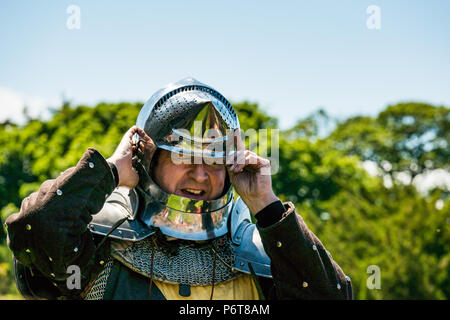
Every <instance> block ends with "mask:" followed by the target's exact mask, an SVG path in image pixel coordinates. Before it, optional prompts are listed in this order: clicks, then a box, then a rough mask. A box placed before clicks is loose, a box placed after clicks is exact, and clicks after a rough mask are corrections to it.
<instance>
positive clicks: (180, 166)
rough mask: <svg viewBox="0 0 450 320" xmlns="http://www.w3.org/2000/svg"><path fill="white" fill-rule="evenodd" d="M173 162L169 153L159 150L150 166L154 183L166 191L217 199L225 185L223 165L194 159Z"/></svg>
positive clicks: (190, 196)
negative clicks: (197, 161)
mask: <svg viewBox="0 0 450 320" xmlns="http://www.w3.org/2000/svg"><path fill="white" fill-rule="evenodd" d="M178 162H179V161H177V163H175V162H174V161H173V160H172V158H171V153H170V152H169V151H167V150H161V152H160V153H159V158H158V159H157V165H156V166H155V167H154V168H152V169H151V170H153V174H154V178H155V180H156V183H157V184H158V185H159V186H160V187H161V188H162V189H163V190H165V191H166V192H168V193H172V194H176V195H179V196H183V197H187V198H191V199H197V200H213V199H217V198H218V197H219V196H220V195H221V194H222V192H223V188H224V186H225V178H226V169H225V166H224V165H209V164H205V163H204V162H202V163H200V164H196V162H194V161H189V163H188V164H186V163H178Z"/></svg>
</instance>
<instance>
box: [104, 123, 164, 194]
mask: <svg viewBox="0 0 450 320" xmlns="http://www.w3.org/2000/svg"><path fill="white" fill-rule="evenodd" d="M136 133H137V134H138V135H139V136H140V145H139V149H140V151H141V152H142V153H143V158H144V159H145V161H144V163H145V167H146V169H147V170H148V169H149V168H148V166H149V164H150V162H151V158H152V157H153V154H154V153H155V150H156V146H155V144H154V143H153V140H152V139H151V138H150V137H149V136H148V135H147V134H146V133H145V131H144V130H142V129H141V128H138V127H137V126H133V127H131V128H130V129H129V130H128V131H127V132H126V133H125V135H124V136H123V138H122V141H121V142H120V144H119V145H118V147H117V148H116V151H114V154H113V155H112V156H111V157H110V158H108V159H106V161H108V162H110V163H112V164H114V165H115V166H116V168H117V171H118V173H119V184H118V186H126V187H129V188H134V187H136V186H137V184H138V183H139V175H138V174H137V172H136V170H135V169H134V168H133V164H132V163H133V162H132V158H133V150H132V147H133V144H132V138H133V136H134V135H135V134H136Z"/></svg>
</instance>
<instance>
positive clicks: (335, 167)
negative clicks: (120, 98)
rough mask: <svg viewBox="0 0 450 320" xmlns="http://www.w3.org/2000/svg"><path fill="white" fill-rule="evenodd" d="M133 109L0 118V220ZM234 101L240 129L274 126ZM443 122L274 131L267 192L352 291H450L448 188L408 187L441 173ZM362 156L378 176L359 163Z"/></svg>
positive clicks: (386, 115)
mask: <svg viewBox="0 0 450 320" xmlns="http://www.w3.org/2000/svg"><path fill="white" fill-rule="evenodd" d="M141 106H142V104H141V103H125V102H124V103H118V104H106V103H100V104H99V105H97V106H95V107H88V106H77V107H74V106H71V105H70V104H69V103H65V104H64V105H63V106H62V107H61V109H60V110H55V111H54V115H53V117H52V119H51V120H49V121H42V120H39V119H30V120H29V122H28V123H27V124H26V125H25V126H23V127H20V126H17V125H14V124H11V123H3V124H0V210H1V211H0V213H1V220H2V222H3V221H4V220H5V219H6V217H7V216H8V215H9V214H11V213H14V212H17V211H18V210H19V208H20V203H21V200H22V199H23V198H24V197H26V196H27V195H28V194H30V193H31V192H33V191H36V190H37V189H38V188H39V185H40V184H41V183H42V182H43V181H44V180H46V179H49V178H53V177H56V176H57V175H58V174H59V173H60V172H61V171H63V170H65V169H66V168H68V167H71V166H74V165H75V164H76V162H77V161H78V160H79V158H80V157H81V155H82V154H83V152H84V151H85V149H86V148H88V147H95V148H97V149H98V150H99V151H100V152H101V153H102V154H103V155H104V156H105V157H108V156H109V155H111V154H112V152H113V150H114V149H115V146H116V145H117V144H118V142H119V141H120V139H121V137H122V135H123V133H124V132H125V131H126V130H127V129H128V128H129V127H130V126H132V125H133V124H134V122H135V119H136V117H137V114H138V112H139V110H140V108H141ZM235 107H236V109H237V111H238V114H239V116H240V122H241V126H242V128H243V129H244V130H245V129H248V128H255V129H259V128H276V127H277V119H276V118H274V117H271V116H269V115H268V114H267V113H265V112H264V111H262V110H260V109H259V108H258V105H257V104H254V103H253V104H252V103H248V102H244V103H238V104H235ZM449 123H450V111H449V109H448V108H446V107H442V106H439V107H436V106H432V105H428V104H423V103H402V104H397V105H392V106H388V107H387V108H386V109H385V110H384V111H383V112H381V113H380V114H379V115H378V116H377V117H353V118H349V119H347V120H345V121H336V120H334V119H331V118H330V117H328V116H327V115H326V113H325V112H323V111H318V112H317V113H315V114H313V115H311V116H309V117H307V118H306V119H302V120H299V121H298V123H297V124H296V125H295V126H294V127H292V128H291V129H289V130H285V131H282V132H281V133H280V140H279V146H280V150H279V170H278V172H277V173H276V174H275V175H274V176H273V185H274V189H275V192H276V194H277V195H278V196H279V197H280V198H281V199H282V200H285V201H292V202H294V203H295V204H296V208H297V211H298V213H299V214H301V215H302V217H303V218H304V220H305V221H306V222H307V224H308V226H309V227H310V229H311V230H312V231H313V232H315V233H316V234H317V235H318V237H319V238H320V239H321V241H322V242H323V243H324V245H325V246H326V248H327V249H328V250H329V251H330V252H331V254H332V255H333V258H334V259H335V260H336V261H337V262H338V263H339V264H340V266H341V267H342V268H343V270H344V271H345V272H346V274H348V275H349V276H350V277H351V278H352V281H353V286H354V293H355V298H357V299H448V298H449V297H450V274H449V273H450V272H449V271H450V265H449V263H450V250H449V246H450V236H449V225H450V213H449V202H448V188H445V187H444V188H431V189H429V190H428V191H427V192H426V193H424V192H422V193H420V192H418V191H417V189H416V187H415V186H414V184H413V182H414V181H416V180H415V178H416V177H418V176H420V175H423V174H426V173H428V172H431V171H432V170H436V169H443V170H445V171H446V172H448V171H449V170H450V168H449V162H448V159H449V150H450V149H449V147H448V145H449V140H450V130H449ZM367 163H370V164H371V165H372V166H373V167H375V168H376V169H377V172H378V174H377V175H373V174H372V175H371V174H369V173H368V172H367V171H366V169H364V167H363V164H367ZM405 177H406V178H405ZM400 178H402V179H400ZM387 182H388V183H387ZM2 225H3V223H2ZM374 265H375V266H377V267H378V268H379V270H380V280H381V282H380V287H379V288H372V287H371V286H370V285H368V282H369V281H368V280H369V277H370V276H371V274H370V270H371V269H370V266H374ZM2 295H3V297H7V298H10V297H14V295H17V290H16V288H15V285H14V281H13V272H12V269H11V252H10V251H9V250H8V248H7V246H6V231H5V230H4V229H2V228H0V296H2Z"/></svg>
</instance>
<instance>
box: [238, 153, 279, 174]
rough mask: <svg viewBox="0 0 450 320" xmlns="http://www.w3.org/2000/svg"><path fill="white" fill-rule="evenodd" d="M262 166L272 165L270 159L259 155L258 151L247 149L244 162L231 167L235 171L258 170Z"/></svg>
mask: <svg viewBox="0 0 450 320" xmlns="http://www.w3.org/2000/svg"><path fill="white" fill-rule="evenodd" d="M262 167H270V161H269V160H268V159H265V158H263V157H260V156H258V155H257V154H256V153H254V152H251V151H249V150H246V153H245V161H244V163H242V164H237V165H236V166H234V167H232V168H230V169H231V170H232V171H234V172H242V171H243V170H246V171H258V170H259V169H260V168H262Z"/></svg>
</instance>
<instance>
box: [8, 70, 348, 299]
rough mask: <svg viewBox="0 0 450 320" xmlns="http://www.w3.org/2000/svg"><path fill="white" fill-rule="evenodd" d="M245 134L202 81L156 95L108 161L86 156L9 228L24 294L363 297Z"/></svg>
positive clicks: (28, 203) (46, 186) (47, 185)
mask: <svg viewBox="0 0 450 320" xmlns="http://www.w3.org/2000/svg"><path fill="white" fill-rule="evenodd" d="M239 128H240V125H239V120H238V118H237V115H236V113H235V111H234V109H233V107H232V106H231V104H230V103H229V102H228V101H227V100H226V99H225V98H224V97H223V96H222V95H221V94H220V93H219V92H217V91H216V90H214V89H213V88H211V87H209V86H207V85H205V84H203V83H200V82H198V81H197V80H195V79H184V80H181V81H179V82H177V83H174V84H171V85H169V86H167V87H165V88H163V89H161V90H159V91H158V92H156V93H155V94H154V95H153V96H152V97H151V98H150V99H149V101H147V103H146V104H145V105H144V107H143V108H142V110H141V112H140V114H139V116H138V119H137V126H134V127H132V128H131V129H130V130H129V131H128V132H127V133H126V134H125V135H124V137H123V139H122V141H121V143H120V144H119V146H118V147H117V149H116V151H115V152H114V154H113V155H112V156H111V157H110V158H108V159H105V158H104V157H103V156H102V155H101V154H100V153H99V152H98V151H96V150H94V149H88V150H87V151H86V152H85V154H84V155H83V157H82V158H81V160H80V161H79V163H78V164H77V166H76V167H74V168H70V169H68V170H66V171H65V172H63V173H62V174H61V175H60V176H59V177H58V178H56V179H54V180H48V181H46V182H44V183H43V184H42V186H41V188H40V189H39V191H38V192H36V193H33V194H31V195H30V196H29V197H28V198H26V199H24V200H23V202H22V205H21V210H20V212H19V213H17V214H14V215H12V216H10V217H8V219H7V221H6V226H7V229H8V245H9V247H10V248H11V250H12V251H13V253H14V256H15V259H14V261H15V270H16V281H17V285H18V288H19V290H20V292H21V293H22V294H23V295H24V296H25V297H29V298H50V299H54V298H69V299H161V300H162V299H241V300H244V299H245V300H246V299H351V298H352V287H351V283H350V278H349V277H347V276H346V275H345V274H344V273H343V272H342V270H341V268H340V267H339V266H338V265H337V264H336V263H335V262H334V260H333V259H332V258H331V255H330V254H329V252H328V251H327V250H325V248H324V246H323V245H322V243H321V242H320V240H319V239H318V238H317V237H316V236H315V235H314V234H313V233H312V232H311V231H309V229H308V228H307V226H306V224H305V222H304V221H303V219H302V218H301V217H300V216H299V215H297V214H296V212H295V208H294V205H293V204H292V203H290V202H287V203H282V202H281V201H280V200H279V199H278V198H277V197H276V195H275V194H274V192H273V190H272V181H271V176H270V174H269V173H270V161H269V160H267V159H264V158H262V157H259V156H258V155H256V154H255V153H253V152H250V151H248V150H245V148H244V144H243V142H242V140H241V137H240V134H239ZM233 188H234V190H235V191H236V193H237V194H238V195H239V198H238V199H237V200H235V199H234V197H233V192H232V190H233ZM251 216H253V217H254V219H255V220H256V221H257V223H256V224H253V223H252V222H251V221H252V218H251ZM71 270H75V271H77V270H78V271H79V279H78V280H79V281H78V280H77V278H76V276H77V273H74V274H72V271H71Z"/></svg>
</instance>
